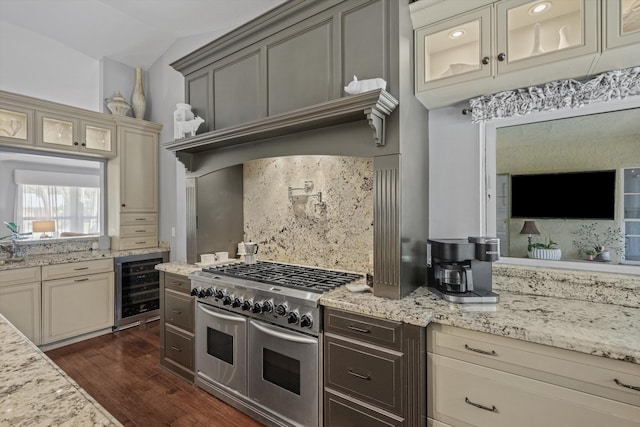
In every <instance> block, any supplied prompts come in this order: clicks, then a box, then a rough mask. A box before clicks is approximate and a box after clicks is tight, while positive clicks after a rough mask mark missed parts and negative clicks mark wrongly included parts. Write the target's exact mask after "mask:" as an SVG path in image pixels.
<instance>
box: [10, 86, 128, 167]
mask: <svg viewBox="0 0 640 427" xmlns="http://www.w3.org/2000/svg"><path fill="white" fill-rule="evenodd" d="M115 141H116V123H115V121H114V117H113V116H112V115H110V114H104V113H99V112H95V111H89V110H84V109H80V108H76V107H71V106H68V105H62V104H57V103H54V102H49V101H44V100H41V99H36V98H30V97H28V96H23V95H18V94H14V93H9V92H4V91H0V145H6V146H9V145H11V146H20V147H28V148H32V149H36V150H43V151H60V152H73V153H77V154H82V155H87V156H92V157H103V158H112V157H115V156H116V143H115Z"/></svg>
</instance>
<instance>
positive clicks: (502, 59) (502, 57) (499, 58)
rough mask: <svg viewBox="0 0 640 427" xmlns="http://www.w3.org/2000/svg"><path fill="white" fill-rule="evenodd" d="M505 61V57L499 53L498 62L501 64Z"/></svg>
mask: <svg viewBox="0 0 640 427" xmlns="http://www.w3.org/2000/svg"><path fill="white" fill-rule="evenodd" d="M505 59H507V55H505V54H504V53H499V54H498V61H500V62H502V61H504V60H505Z"/></svg>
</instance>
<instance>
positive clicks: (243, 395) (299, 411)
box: [189, 261, 362, 426]
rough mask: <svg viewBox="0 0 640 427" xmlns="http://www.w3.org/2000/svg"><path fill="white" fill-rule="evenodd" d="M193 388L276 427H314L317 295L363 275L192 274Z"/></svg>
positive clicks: (273, 268) (269, 270)
mask: <svg viewBox="0 0 640 427" xmlns="http://www.w3.org/2000/svg"><path fill="white" fill-rule="evenodd" d="M189 277H190V278H191V294H192V295H194V296H196V300H197V301H196V329H195V334H196V337H195V347H196V354H195V368H196V384H197V385H198V386H199V387H201V388H203V389H205V390H206V391H208V392H209V393H211V394H213V395H214V396H216V397H218V398H220V399H221V400H224V401H225V402H227V403H229V404H231V405H232V406H235V407H237V408H239V409H241V410H243V411H244V412H246V413H249V414H250V415H252V416H253V417H254V418H255V419H257V420H258V421H260V422H262V423H264V424H267V425H276V426H300V425H303V426H319V425H320V421H321V413H322V411H321V405H322V404H321V402H322V399H321V396H322V394H321V387H322V369H321V366H322V357H321V354H322V342H321V340H322V336H321V331H322V328H321V322H322V313H321V307H320V305H319V300H320V297H321V295H322V294H323V293H324V292H326V291H329V290H331V289H333V288H335V287H337V286H340V285H343V284H347V283H350V282H353V281H355V280H359V279H362V276H360V275H357V274H353V273H348V272H340V271H334V270H325V269H319V268H311V267H305V266H298V265H291V264H282V263H275V262H267V261H258V262H257V263H256V264H240V263H238V264H229V265H226V266H217V267H213V268H206V269H203V270H202V271H196V272H194V273H192V274H191V275H190V276H189Z"/></svg>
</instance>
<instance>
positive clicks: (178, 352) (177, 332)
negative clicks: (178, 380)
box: [160, 272, 195, 383]
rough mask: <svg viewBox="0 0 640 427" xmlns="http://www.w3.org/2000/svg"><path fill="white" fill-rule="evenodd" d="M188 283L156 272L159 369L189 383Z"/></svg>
mask: <svg viewBox="0 0 640 427" xmlns="http://www.w3.org/2000/svg"><path fill="white" fill-rule="evenodd" d="M190 291H191V282H190V281H189V278H188V277H186V276H180V275H177V274H173V273H167V272H160V366H162V367H163V368H165V369H167V370H169V371H171V372H173V373H174V374H176V375H178V376H180V377H182V378H184V379H185V380H187V381H189V382H190V383H193V381H194V370H193V369H194V341H193V337H194V321H195V313H194V306H195V303H194V301H193V297H192V296H191V295H190V294H189V293H190Z"/></svg>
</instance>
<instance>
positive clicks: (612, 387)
mask: <svg viewBox="0 0 640 427" xmlns="http://www.w3.org/2000/svg"><path fill="white" fill-rule="evenodd" d="M427 330H428V332H427V351H429V352H433V353H436V354H440V355H443V356H448V357H453V358H456V359H461V360H464V361H467V362H471V363H476V364H478V365H483V366H486V367H489V368H494V369H499V370H501V371H506V372H511V373H513V374H517V375H524V376H527V377H531V378H535V379H538V380H541V381H545V382H548V383H552V384H556V385H560V386H563V387H569V388H572V389H575V390H580V391H584V392H587V393H591V394H595V395H598V396H602V397H605V398H608V399H614V400H619V401H621V402H626V403H630V404H633V405H639V406H640V391H636V390H633V389H631V388H628V387H624V386H623V385H621V384H626V385H631V386H635V387H640V368H639V367H638V365H636V364H633V363H629V362H624V361H619V360H611V359H607V358H605V357H599V356H592V355H589V354H584V353H579V352H576V351H570V350H564V349H560V348H555V347H551V346H546V345H542V344H535V343H531V342H526V341H521V340H516V339H513V338H505V337H500V336H497V335H492V334H487V333H483V332H476V331H469V330H466V329H461V328H454V327H448V326H445V325H435V324H432V325H430V326H429V328H428V329H427ZM616 380H617V382H616ZM619 383H621V384H619Z"/></svg>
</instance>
